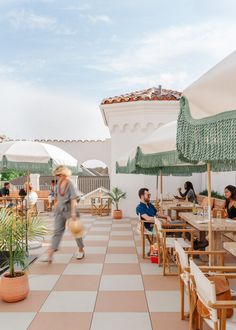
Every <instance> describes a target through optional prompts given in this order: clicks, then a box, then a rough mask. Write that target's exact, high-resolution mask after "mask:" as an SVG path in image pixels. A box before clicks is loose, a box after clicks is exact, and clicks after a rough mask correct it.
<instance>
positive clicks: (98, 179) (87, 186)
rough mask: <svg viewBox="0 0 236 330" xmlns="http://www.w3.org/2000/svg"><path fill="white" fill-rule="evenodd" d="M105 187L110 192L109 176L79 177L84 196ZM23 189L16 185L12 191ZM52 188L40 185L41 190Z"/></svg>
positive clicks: (79, 184)
mask: <svg viewBox="0 0 236 330" xmlns="http://www.w3.org/2000/svg"><path fill="white" fill-rule="evenodd" d="M100 187H104V188H106V189H107V190H110V178H109V176H81V177H78V187H77V188H78V190H79V191H81V192H82V193H84V194H88V193H89V192H91V191H93V190H95V189H97V188H100ZM22 188H23V185H14V186H12V190H14V191H19V190H20V189H22ZM50 189H51V186H50V185H48V184H44V185H40V186H39V190H50Z"/></svg>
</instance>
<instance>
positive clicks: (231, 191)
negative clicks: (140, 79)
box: [225, 185, 236, 207]
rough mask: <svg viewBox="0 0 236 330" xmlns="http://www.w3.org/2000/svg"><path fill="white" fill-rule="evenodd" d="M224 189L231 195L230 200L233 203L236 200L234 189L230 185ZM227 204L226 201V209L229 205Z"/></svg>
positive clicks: (235, 188) (235, 190) (227, 201)
mask: <svg viewBox="0 0 236 330" xmlns="http://www.w3.org/2000/svg"><path fill="white" fill-rule="evenodd" d="M225 189H227V190H228V191H229V192H230V193H231V196H230V198H232V199H233V200H234V201H235V200H236V187H235V186H232V185H228V186H226V187H225ZM229 202H230V201H229V200H228V199H226V207H227V206H228V205H229Z"/></svg>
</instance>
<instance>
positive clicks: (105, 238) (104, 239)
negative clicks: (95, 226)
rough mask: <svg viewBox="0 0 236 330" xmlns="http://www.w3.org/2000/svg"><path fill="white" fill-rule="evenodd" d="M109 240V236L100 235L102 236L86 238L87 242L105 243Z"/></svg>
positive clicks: (88, 236)
mask: <svg viewBox="0 0 236 330" xmlns="http://www.w3.org/2000/svg"><path fill="white" fill-rule="evenodd" d="M108 240H109V236H108V235H104V236H103V235H100V236H96V235H87V236H86V238H85V241H99V242H101V241H102V242H105V241H108Z"/></svg>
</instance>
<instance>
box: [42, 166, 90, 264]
mask: <svg viewBox="0 0 236 330" xmlns="http://www.w3.org/2000/svg"><path fill="white" fill-rule="evenodd" d="M54 176H56V177H58V187H57V195H56V202H55V225H54V233H53V236H52V242H51V247H50V249H49V250H48V255H47V258H46V259H45V260H43V261H47V262H49V263H51V262H52V259H53V254H54V252H56V251H57V250H58V248H59V245H60V242H61V239H62V236H63V233H64V231H65V225H66V221H67V219H69V218H71V221H76V219H77V217H78V216H79V213H78V209H77V202H78V195H77V193H76V189H75V187H74V185H73V183H72V182H71V180H70V176H71V171H70V170H69V169H68V168H67V167H65V166H58V167H57V168H56V169H55V171H54ZM75 240H76V243H77V246H78V252H77V255H76V258H77V259H78V260H80V259H83V258H84V256H85V253H84V244H83V238H82V237H80V238H76V239H75Z"/></svg>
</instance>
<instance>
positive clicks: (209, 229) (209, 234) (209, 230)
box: [207, 163, 213, 266]
mask: <svg viewBox="0 0 236 330" xmlns="http://www.w3.org/2000/svg"><path fill="white" fill-rule="evenodd" d="M207 192H208V220H209V222H208V237H209V247H208V249H209V251H212V241H213V238H212V219H211V164H210V163H207ZM211 263H212V258H211V256H209V266H211Z"/></svg>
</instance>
